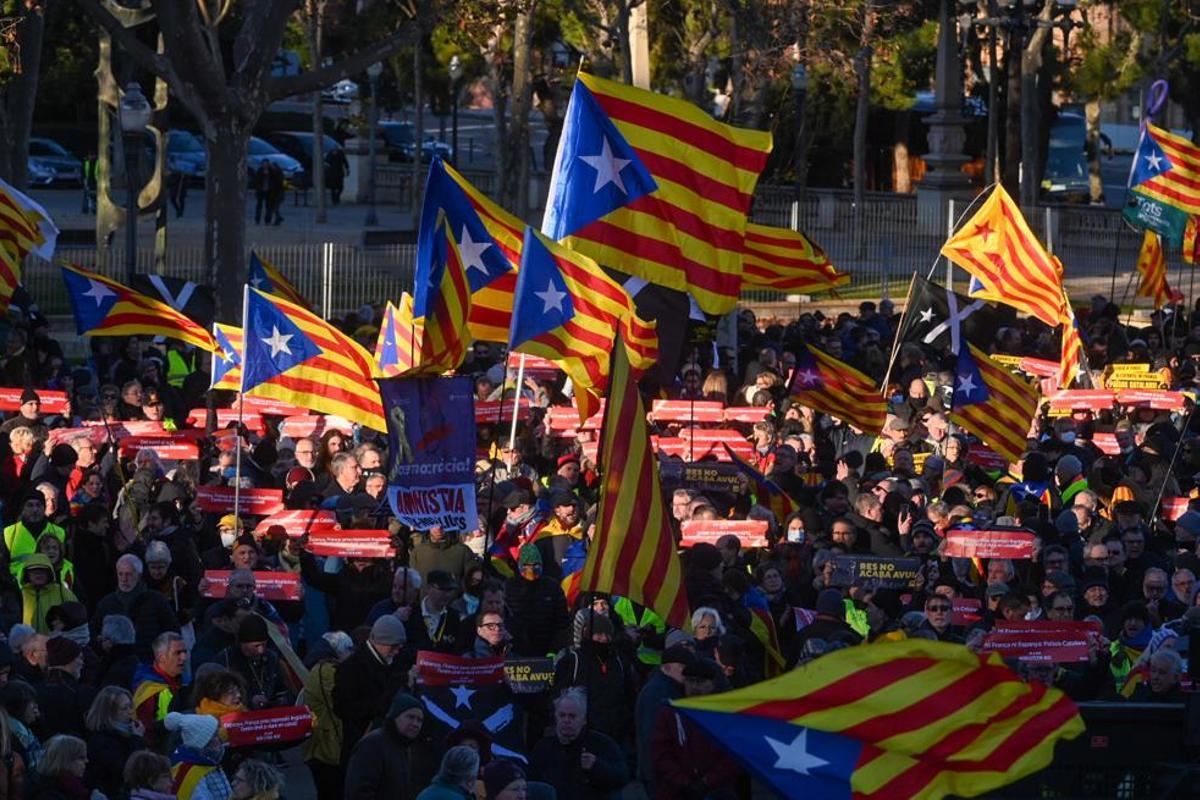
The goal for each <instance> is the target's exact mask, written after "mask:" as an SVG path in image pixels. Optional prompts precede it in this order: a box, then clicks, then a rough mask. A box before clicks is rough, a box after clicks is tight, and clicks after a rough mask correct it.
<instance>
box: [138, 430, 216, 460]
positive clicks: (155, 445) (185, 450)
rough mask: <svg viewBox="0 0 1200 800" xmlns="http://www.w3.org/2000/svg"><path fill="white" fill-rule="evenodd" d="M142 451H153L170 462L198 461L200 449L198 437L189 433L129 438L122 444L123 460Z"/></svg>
mask: <svg viewBox="0 0 1200 800" xmlns="http://www.w3.org/2000/svg"><path fill="white" fill-rule="evenodd" d="M141 450H153V451H154V452H155V453H156V454H157V455H158V457H159V458H165V459H168V460H170V461H180V460H185V459H189V460H190V459H196V458H199V457H200V448H199V446H198V445H197V444H196V437H195V436H191V435H189V434H187V433H167V434H163V435H162V436H127V437H125V438H124V439H122V440H121V442H120V453H121V457H122V458H133V457H135V456H136V455H137V454H138V452H139V451H141Z"/></svg>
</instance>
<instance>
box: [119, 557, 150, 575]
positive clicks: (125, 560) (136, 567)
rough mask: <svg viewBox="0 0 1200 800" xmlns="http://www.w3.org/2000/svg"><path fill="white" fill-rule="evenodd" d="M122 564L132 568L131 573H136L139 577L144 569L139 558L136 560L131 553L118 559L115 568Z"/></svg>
mask: <svg viewBox="0 0 1200 800" xmlns="http://www.w3.org/2000/svg"><path fill="white" fill-rule="evenodd" d="M122 564H127V565H129V566H131V567H133V571H134V572H136V573H137V574H138V575H141V574H142V572H143V571H144V569H145V567H143V566H142V560H141V559H140V558H138V557H137V556H135V555H134V554H133V553H126V554H125V555H123V556H121V557H120V558H118V559H117V566H118V567H119V566H121V565H122Z"/></svg>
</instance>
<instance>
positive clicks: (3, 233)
mask: <svg viewBox="0 0 1200 800" xmlns="http://www.w3.org/2000/svg"><path fill="white" fill-rule="evenodd" d="M57 239H58V228H57V227H55V225H54V221H53V220H51V219H50V215H49V214H48V213H47V212H46V210H45V209H44V208H42V207H41V206H40V205H39V204H38V203H37V201H35V200H33V199H32V198H30V197H29V196H28V195H26V194H24V193H23V192H20V191H18V190H17V189H16V188H15V187H13V186H11V185H9V184H8V183H7V182H6V181H4V180H0V314H4V313H6V312H7V311H8V304H9V303H10V302H12V296H13V292H15V291H16V290H17V286H18V285H20V283H21V265H22V262H24V260H25V257H26V256H27V255H29V254H30V253H31V252H37V253H38V255H40V256H41V257H42V258H45V259H46V260H49V259H51V258H53V257H54V247H55V244H56V242H57Z"/></svg>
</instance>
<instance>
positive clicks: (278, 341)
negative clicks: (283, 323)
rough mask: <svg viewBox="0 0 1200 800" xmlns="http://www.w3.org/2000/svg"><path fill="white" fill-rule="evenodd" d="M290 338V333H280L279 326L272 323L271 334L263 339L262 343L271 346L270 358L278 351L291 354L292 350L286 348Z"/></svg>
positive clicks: (278, 352)
mask: <svg viewBox="0 0 1200 800" xmlns="http://www.w3.org/2000/svg"><path fill="white" fill-rule="evenodd" d="M291 338H292V334H290V333H280V332H279V328H277V327H276V326H274V325H272V326H271V335H270V336H268V337H267V338H265V339H263V344H265V345H267V346H268V347H270V348H271V358H274V357H275V356H277V355H279V354H280V353H287V354H288V355H289V356H290V355H292V351H291V350H289V349H288V340H289V339H291Z"/></svg>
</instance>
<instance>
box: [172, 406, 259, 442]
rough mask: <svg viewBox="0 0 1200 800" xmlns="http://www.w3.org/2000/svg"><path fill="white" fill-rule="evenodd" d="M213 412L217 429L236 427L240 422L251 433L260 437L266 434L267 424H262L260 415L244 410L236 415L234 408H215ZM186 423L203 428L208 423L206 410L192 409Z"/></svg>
mask: <svg viewBox="0 0 1200 800" xmlns="http://www.w3.org/2000/svg"><path fill="white" fill-rule="evenodd" d="M213 410H214V411H215V412H216V415H217V427H218V428H228V427H229V426H230V425H236V424H237V423H238V422H239V421H240V422H241V424H242V425H245V426H246V429H247V430H249V431H250V432H251V433H254V434H257V435H259V436H261V435H263V434H264V433H266V432H267V424H266V423H265V422H263V418H262V415H261V414H251V413H250V412H249V411H245V410H243V411H242V413H241V414H238V410H237V409H236V408H217V409H213ZM239 418H240V419H239ZM187 421H188V422H189V423H190V424H192V425H195V426H196V427H197V428H203V427H205V425H206V424H207V422H208V409H207V408H193V409H192V410H191V411H189V412H188V415H187Z"/></svg>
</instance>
